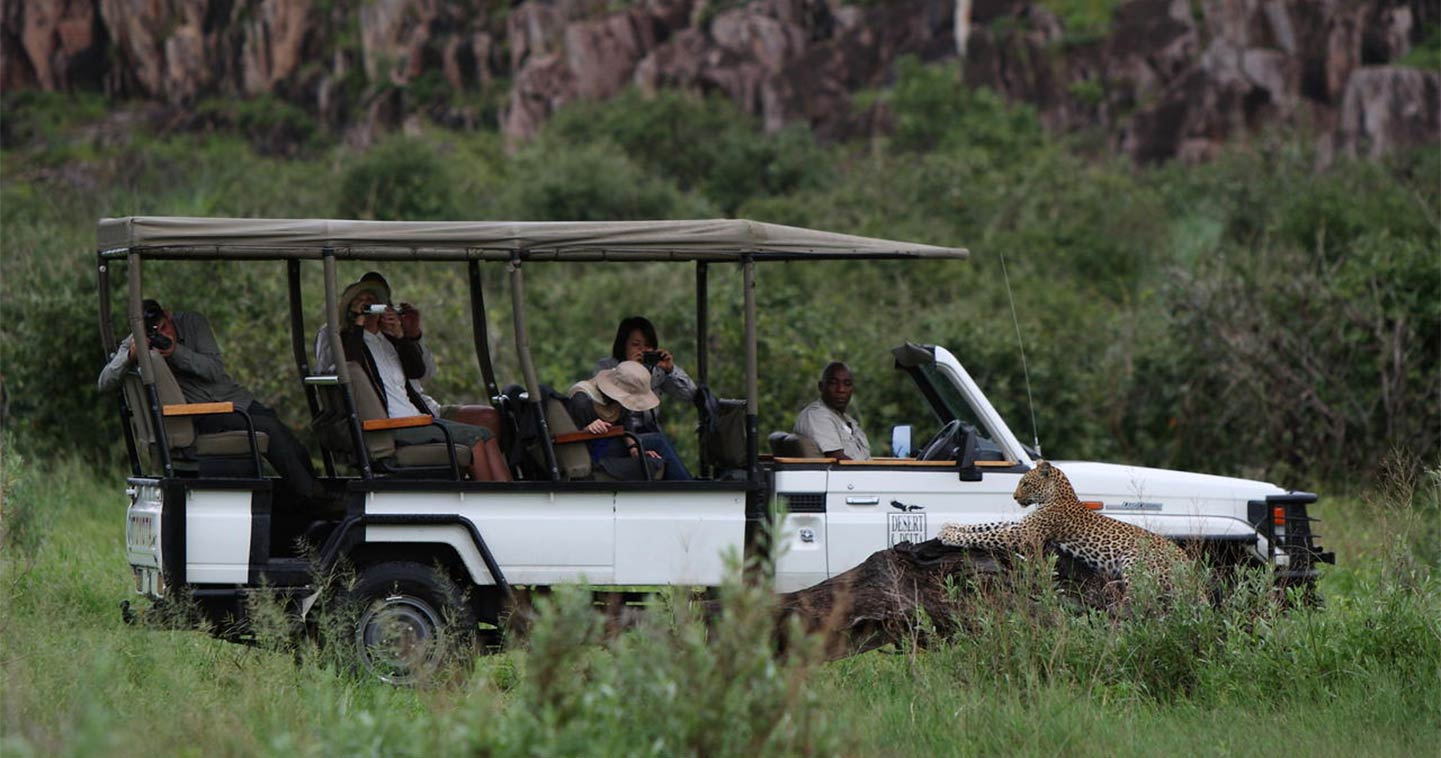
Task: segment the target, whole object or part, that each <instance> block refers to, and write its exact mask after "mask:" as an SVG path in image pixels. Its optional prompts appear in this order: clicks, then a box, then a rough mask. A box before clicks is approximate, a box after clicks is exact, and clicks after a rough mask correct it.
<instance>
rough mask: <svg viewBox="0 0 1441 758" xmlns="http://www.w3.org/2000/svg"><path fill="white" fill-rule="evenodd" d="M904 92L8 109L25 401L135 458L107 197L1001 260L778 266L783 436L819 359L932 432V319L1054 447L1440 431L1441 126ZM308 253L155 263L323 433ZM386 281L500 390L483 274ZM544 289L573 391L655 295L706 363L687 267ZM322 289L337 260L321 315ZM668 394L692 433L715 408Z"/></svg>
mask: <svg viewBox="0 0 1441 758" xmlns="http://www.w3.org/2000/svg"><path fill="white" fill-rule="evenodd" d="M878 97H879V98H880V99H881V100H883V101H884V104H885V108H886V110H887V112H889V114H890V117H891V118H892V119H893V120H894V123H895V133H894V137H893V138H891V139H890V140H881V141H876V142H871V143H867V144H837V145H829V146H824V145H820V144H818V143H816V142H815V141H814V140H813V139H812V138H811V136H810V134H809V133H808V132H807V131H805V130H804V129H803V128H798V127H792V128H790V129H787V130H783V131H781V132H779V133H776V134H767V133H765V132H763V131H762V130H761V128H760V126H759V125H758V124H756V123H755V122H754V121H753V120H751V119H749V118H748V117H746V116H744V115H743V114H741V113H740V112H739V111H737V110H736V109H735V108H734V107H733V106H732V105H730V104H729V103H726V102H723V101H719V100H715V99H702V98H696V97H691V96H687V95H682V94H678V93H664V92H663V93H659V94H656V95H651V96H647V95H642V94H640V93H628V94H625V95H622V96H621V97H619V98H617V99H615V100H613V101H610V102H606V103H582V104H577V105H574V106H571V107H569V108H566V109H563V110H562V111H561V112H560V113H559V114H558V116H557V117H556V118H555V119H554V120H553V121H552V122H551V123H550V124H549V125H548V126H547V127H546V129H545V130H544V132H543V133H542V134H541V135H540V137H539V138H538V139H536V140H535V141H533V142H531V143H529V144H527V145H522V146H518V147H516V148H515V149H513V150H511V151H510V152H507V151H505V150H503V149H502V148H501V146H500V142H499V139H498V138H497V137H496V136H495V135H493V134H476V133H460V132H454V131H447V130H443V129H439V128H434V129H431V130H429V131H426V132H425V133H423V134H421V135H419V136H407V137H392V138H389V139H386V140H384V141H382V142H381V143H380V144H378V145H377V146H376V147H374V148H372V149H371V150H369V151H365V152H356V151H353V150H350V149H348V148H344V147H336V148H334V149H333V151H332V152H331V153H330V154H329V155H326V156H324V157H319V156H316V157H301V158H299V159H294V160H288V161H282V160H278V159H276V158H274V157H267V156H265V155H261V154H257V153H256V151H255V150H254V149H253V148H252V147H250V146H249V145H248V144H247V143H246V142H245V140H243V139H237V138H234V137H227V136H225V135H224V134H212V135H209V136H186V135H179V136H171V137H166V138H159V139H151V138H138V139H136V140H133V141H132V142H131V143H130V144H128V145H125V146H123V147H117V146H115V145H112V144H110V143H102V142H99V141H96V142H89V143H87V142H85V141H84V140H83V139H80V138H79V137H78V136H77V135H79V134H81V131H80V130H79V128H78V127H76V126H75V125H74V124H72V121H73V119H69V118H59V117H56V116H55V115H54V114H53V113H49V112H48V111H47V112H45V113H38V112H37V113H36V114H27V113H26V112H24V111H23V109H22V110H21V111H19V112H15V113H11V112H8V111H7V114H6V115H7V121H12V120H13V123H17V124H24V125H26V126H25V128H24V129H23V130H19V129H16V130H13V131H12V132H10V134H11V135H12V136H16V137H17V138H18V137H25V139H22V140H20V142H19V144H14V143H12V142H10V141H9V140H10V139H11V138H10V137H7V143H6V145H7V150H6V152H5V153H4V154H3V164H4V165H3V168H4V176H3V179H0V192H3V195H0V201H3V202H0V220H3V228H4V236H5V240H4V241H5V255H4V257H3V260H0V273H3V282H4V287H5V297H4V298H3V301H0V311H3V318H4V320H5V323H6V324H7V327H6V329H5V331H4V334H3V338H0V362H3V366H4V371H5V376H4V379H5V384H6V389H7V391H8V393H9V396H10V397H11V411H12V413H11V416H12V423H14V424H15V425H17V426H19V427H21V428H22V429H24V431H25V433H24V435H23V436H22V439H23V442H24V444H26V445H28V446H33V447H35V448H38V449H40V450H42V451H44V450H50V449H55V448H80V449H84V450H90V451H111V452H113V451H115V450H117V449H118V448H117V441H118V440H119V439H120V436H119V430H118V426H117V421H116V416H115V413H114V401H113V399H112V398H104V397H100V396H98V395H97V394H96V393H95V391H94V390H91V389H89V388H90V387H93V386H94V380H95V376H96V375H97V373H98V371H99V368H100V365H101V361H102V359H103V356H102V355H101V354H100V351H99V350H98V349H96V348H95V347H94V346H95V345H96V344H97V342H96V339H95V337H94V333H95V319H94V313H95V310H94V308H95V305H94V303H95V292H94V278H93V277H94V266H93V263H94V258H93V256H92V255H91V252H90V251H91V248H92V247H93V241H92V239H93V238H91V237H90V234H91V232H90V229H91V227H90V224H91V223H92V220H93V219H96V218H99V217H102V216H116V215H125V214H129V213H154V214H184V215H216V216H219V215H234V216H328V215H331V214H337V215H340V216H349V217H357V218H377V219H382V218H385V219H435V218H514V219H537V220H539V219H640V218H676V217H703V216H715V215H736V216H741V217H746V218H754V219H757V220H764V221H772V222H779V223H788V224H798V225H805V226H812V227H816V228H821V229H828V230H834V231H840V232H851V233H858V234H869V235H876V236H885V237H891V238H897V239H912V240H916V241H922V242H931V243H939V244H946V245H960V246H965V247H968V248H969V249H970V250H971V252H972V259H971V260H970V261H968V262H965V263H910V264H906V263H889V262H855V263H826V264H820V265H807V266H800V265H774V266H763V267H761V270H760V273H759V275H760V288H759V296H760V305H761V329H760V345H759V348H760V358H761V367H762V377H761V378H762V381H761V385H762V390H761V391H762V395H761V398H760V400H761V425H762V432H765V431H768V430H770V429H787V428H789V427H790V425H791V423H792V420H793V414H794V413H795V411H796V410H797V409H799V408H800V407H801V406H802V405H804V404H805V403H806V402H808V401H809V400H810V399H812V398H813V397H814V393H815V374H816V372H817V371H818V370H819V369H820V367H821V366H822V365H824V363H825V362H826V361H828V360H831V359H844V360H847V361H849V362H851V363H852V366H853V368H854V370H855V374H856V378H857V381H858V390H857V396H856V401H855V403H856V405H855V408H856V410H857V412H858V413H859V414H860V417H861V420H862V422H863V424H864V425H865V426H866V427H867V429H868V430H869V431H870V434H871V437H872V439H873V440H876V441H877V442H879V443H881V444H879V445H877V447H879V448H882V449H884V447H885V445H884V440H885V439H886V438H887V436H888V435H887V433H886V430H887V429H888V428H889V427H890V426H891V425H893V424H900V423H911V424H916V425H918V426H919V427H921V428H920V429H918V430H917V434H918V435H924V434H925V433H926V432H927V428H928V427H927V425H928V424H933V422H931V421H929V420H928V413H927V411H926V410H925V408H924V406H923V405H922V403H921V402H920V401H919V399H918V398H917V397H916V393H915V391H914V389H913V388H911V387H910V386H908V385H907V383H906V380H905V377H904V376H903V375H900V374H898V373H897V372H894V371H893V370H892V367H891V362H890V360H889V354H888V350H889V349H890V348H891V347H894V346H896V345H897V344H899V343H900V342H901V341H904V340H913V341H917V342H923V343H933V344H939V345H944V346H947V347H949V348H950V349H951V350H953V351H954V352H955V353H956V354H957V355H958V357H960V359H961V361H962V362H963V363H964V364H965V365H966V366H967V368H968V369H969V370H970V371H971V373H972V374H973V375H974V376H975V377H976V379H977V381H978V382H979V383H980V384H981V386H982V387H983V389H984V390H985V391H986V392H987V394H988V395H989V397H990V398H991V400H992V402H993V403H994V404H995V405H996V407H997V408H998V410H1000V411H1001V413H1002V415H1003V416H1004V417H1005V418H1007V419H1008V420H1009V423H1010V424H1011V426H1012V428H1013V430H1014V431H1016V433H1017V435H1018V436H1020V437H1021V438H1023V439H1027V440H1029V439H1030V438H1031V437H1032V431H1033V430H1032V429H1031V423H1030V418H1031V409H1030V408H1029V407H1028V404H1027V400H1026V398H1027V394H1028V393H1027V384H1028V381H1029V389H1030V393H1029V394H1030V395H1032V396H1033V397H1034V398H1035V408H1034V410H1035V418H1036V430H1035V432H1036V433H1037V434H1038V436H1039V438H1040V440H1041V442H1042V443H1043V445H1044V447H1045V450H1046V452H1047V453H1048V454H1050V455H1054V456H1060V457H1067V458H1104V459H1113V460H1121V461H1127V462H1133V463H1140V464H1151V465H1165V466H1175V467H1185V468H1193V469H1198V470H1203V471H1210V472H1215V473H1232V474H1246V475H1270V476H1276V477H1302V478H1303V479H1310V480H1316V479H1333V480H1336V479H1350V478H1353V477H1354V476H1356V475H1357V474H1358V473H1360V474H1363V475H1364V474H1365V473H1367V472H1369V471H1370V470H1371V468H1372V467H1373V466H1374V465H1375V461H1377V460H1379V459H1380V458H1381V457H1382V455H1383V454H1384V453H1386V452H1387V451H1389V450H1390V449H1391V448H1398V447H1399V448H1404V449H1407V450H1409V451H1410V452H1412V453H1413V454H1415V455H1419V456H1421V457H1422V458H1423V459H1427V460H1434V459H1435V458H1436V456H1437V455H1438V454H1441V242H1438V239H1441V182H1438V181H1437V177H1438V176H1441V158H1438V156H1437V155H1436V153H1435V151H1434V150H1433V151H1423V152H1421V153H1418V154H1410V155H1401V156H1397V157H1395V158H1393V159H1389V160H1387V161H1382V162H1362V161H1348V160H1343V161H1340V162H1337V163H1336V164H1335V165H1332V166H1330V167H1329V168H1325V169H1318V168H1316V159H1315V154H1314V152H1313V151H1312V150H1311V149H1310V148H1309V147H1308V145H1307V143H1306V142H1305V140H1304V139H1303V138H1301V137H1298V136H1296V135H1292V134H1281V133H1277V134H1271V135H1266V136H1263V137H1259V138H1257V139H1255V140H1253V141H1251V142H1249V143H1238V144H1236V145H1233V146H1232V147H1231V148H1230V149H1229V150H1228V151H1227V152H1226V153H1225V154H1224V155H1222V156H1221V157H1220V158H1219V159H1218V160H1216V161H1214V162H1212V163H1210V164H1206V165H1201V166H1164V167H1159V168H1137V167H1134V166H1131V165H1129V164H1123V163H1118V162H1114V161H1109V160H1105V159H1096V158H1094V157H1090V156H1087V155H1086V154H1085V153H1084V152H1083V151H1082V150H1080V149H1078V148H1077V147H1075V146H1073V145H1072V144H1070V143H1069V142H1067V141H1066V140H1064V139H1058V138H1055V137H1050V136H1047V135H1046V134H1045V133H1044V132H1043V131H1042V129H1041V127H1040V125H1039V123H1038V122H1037V120H1036V117H1035V115H1034V113H1032V112H1031V111H1029V110H1027V109H1025V108H1015V107H1011V106H1008V105H1006V104H1004V103H1003V102H1001V101H1000V100H999V99H998V98H996V97H995V96H994V95H993V94H990V93H987V92H985V91H971V90H966V89H964V88H962V87H961V85H960V84H959V80H958V79H957V78H956V76H955V73H954V72H953V71H952V70H950V69H947V68H944V67H927V66H923V65H921V64H919V63H916V62H914V61H904V62H902V63H901V64H899V65H898V68H897V80H896V82H895V85H894V86H893V88H891V89H890V90H887V91H886V92H883V93H879V94H878ZM22 105H23V103H22ZM43 105H45V106H46V107H47V108H49V107H53V103H49V101H46V102H45V103H43ZM36 107H39V106H36ZM10 110H11V111H14V110H15V107H11V108H10ZM47 130H48V131H47ZM32 132H33V133H34V134H32ZM26 135H29V136H28V137H27V136H26ZM36 135H39V136H36ZM312 268H313V269H315V270H311V269H312ZM282 270H283V268H282V267H281V266H279V265H273V266H267V265H264V264H256V265H248V266H218V267H217V266H212V265H209V264H206V265H200V264H174V265H162V264H157V265H154V266H151V267H148V268H147V272H146V273H147V288H148V289H149V292H150V294H156V295H158V296H159V297H161V299H162V302H166V304H167V305H170V306H172V307H176V308H181V309H194V310H204V311H206V313H207V315H208V316H209V317H210V320H211V322H212V324H214V325H215V327H216V330H217V333H218V336H219V338H220V342H221V345H222V347H223V348H224V349H225V351H226V356H227V360H228V361H229V363H230V366H231V368H232V372H233V373H234V374H235V375H236V377H237V378H238V379H239V380H240V381H241V382H242V383H245V384H247V385H249V386H251V387H252V388H254V389H255V390H256V391H257V394H258V395H260V396H261V397H262V398H264V399H265V400H266V401H267V402H270V403H271V404H272V405H275V406H277V407H280V408H281V409H282V412H283V413H284V414H285V415H286V417H287V419H288V420H289V421H291V422H292V424H293V425H294V426H296V427H297V428H302V427H304V426H306V422H307V419H306V418H305V403H304V400H303V395H302V393H301V389H300V385H299V382H298V380H297V378H296V377H295V376H294V375H293V373H294V372H293V371H287V370H284V369H280V368H279V367H284V366H288V365H290V361H289V341H288V336H287V335H286V334H285V331H284V321H285V319H284V316H283V314H284V313H285V307H286V306H285V294H284V287H285V285H284V278H283V276H282ZM364 270H365V269H364V268H361V267H359V266H358V265H351V264H345V265H343V266H342V272H341V274H342V276H348V277H354V276H357V275H359V273H361V272H362V271H364ZM386 274H387V275H388V276H389V277H390V279H391V282H392V285H393V286H394V287H395V289H396V291H397V294H398V295H400V296H403V297H404V299H406V300H409V301H411V302H415V303H417V304H419V305H421V306H422V308H423V309H424V311H425V317H426V334H427V340H429V341H431V343H432V345H433V347H434V348H435V350H436V352H437V353H438V354H439V356H440V359H441V372H440V373H441V376H440V377H439V378H437V379H436V380H435V381H433V382H432V383H431V385H430V389H431V391H432V393H433V394H435V395H436V396H437V397H440V398H442V399H443V400H445V401H447V402H455V401H459V400H474V399H477V398H478V397H479V395H480V382H479V378H478V376H477V371H476V370H475V362H474V359H473V357H472V356H471V348H470V339H471V330H470V323H469V309H468V304H467V302H466V294H465V286H464V274H463V271H462V270H461V269H460V267H444V266H432V267H419V266H401V265H396V266H392V267H390V268H388V269H387V270H386ZM485 276H486V277H487V287H486V295H487V307H488V313H489V333H490V336H491V340H492V345H493V348H494V351H495V355H496V360H497V366H498V370H499V372H500V374H501V380H502V382H507V381H513V380H514V379H515V378H516V377H518V375H519V371H518V364H517V361H516V359H515V356H514V350H513V345H512V344H511V342H510V333H509V300H508V296H507V295H508V293H507V292H506V291H505V288H504V287H503V286H502V283H503V277H502V276H501V272H500V270H499V269H498V268H497V269H496V270H494V271H491V270H490V269H489V268H488V267H487V269H486V273H485ZM529 282H530V283H531V284H530V291H529V295H530V304H531V306H532V311H531V312H532V313H533V314H535V315H534V317H533V321H532V324H531V342H532V349H533V350H534V353H535V356H536V361H537V365H538V367H539V369H540V371H541V378H542V381H544V382H546V383H549V384H552V385H554V386H562V387H563V386H568V385H569V383H571V382H573V381H575V380H576V379H579V378H583V377H584V376H585V375H586V374H587V373H588V372H589V371H590V370H591V367H592V366H593V364H594V361H595V359H597V358H599V357H601V356H602V355H604V354H605V353H606V352H607V350H608V346H609V344H610V340H611V337H612V335H613V330H614V328H615V324H616V322H617V321H618V320H619V319H620V318H621V317H623V316H626V315H629V314H632V313H641V314H645V315H648V316H650V317H651V318H652V319H653V320H654V321H655V322H656V324H657V326H658V328H659V329H660V332H661V338H662V341H663V342H664V343H665V344H666V346H667V347H669V348H670V349H672V350H673V351H675V353H676V354H677V357H678V359H679V361H680V362H681V364H682V365H684V366H686V367H687V368H693V367H694V366H695V364H696V359H697V348H696V346H695V344H694V334H695V332H696V324H695V311H694V294H693V293H694V282H693V277H692V270H691V269H690V268H689V267H684V266H675V265H655V266H616V265H592V266H576V267H546V266H535V267H532V268H531V270H530V275H529ZM319 283H320V280H319V271H318V267H307V268H306V269H305V273H304V293H305V297H306V303H307V316H306V317H307V329H309V330H312V332H311V333H312V334H313V330H314V329H315V328H316V327H318V325H319V323H320V318H321V313H320V308H319V306H318V303H319V302H320V294H321V293H320V289H319ZM710 288H711V290H710V291H711V315H710V319H711V322H710V327H711V342H710V345H709V346H708V349H709V356H710V362H711V383H712V384H713V385H714V386H715V387H716V388H717V390H718V391H719V392H720V394H722V395H728V396H737V395H739V394H740V393H741V391H742V388H743V382H742V378H741V367H742V363H743V360H742V356H743V349H742V346H741V344H740V339H741V336H740V326H739V325H740V322H741V313H740V282H739V273H738V272H737V271H733V270H731V269H730V268H728V267H713V270H712V274H711V284H710ZM116 294H117V295H118V294H119V293H118V290H117V293H116ZM1013 305H1014V308H1015V313H1016V321H1017V323H1013V322H1012V317H1011V312H1012V306H1013ZM1017 326H1019V330H1020V332H1021V335H1022V338H1023V344H1024V348H1025V355H1026V358H1027V367H1028V368H1029V371H1028V372H1026V371H1024V370H1023V367H1022V362H1021V359H1020V351H1019V349H1018V348H1019V346H1018V344H1017V338H1016V331H1017ZM57 386H58V387H68V388H73V391H71V392H65V393H56V392H54V391H53V388H55V387H57ZM666 415H667V419H668V424H669V428H670V431H671V433H672V437H674V438H675V439H677V440H678V442H679V443H680V445H681V447H682V449H683V450H684V451H687V452H688V453H689V454H690V455H693V454H694V453H693V451H694V441H693V438H692V435H691V433H690V429H691V424H692V422H693V418H694V417H693V414H692V413H691V411H690V410H689V409H686V408H681V407H674V408H672V407H669V406H668V407H667V411H666ZM1288 481H1292V480H1290V479H1288ZM1298 484H1299V483H1298Z"/></svg>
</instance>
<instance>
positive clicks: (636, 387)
mask: <svg viewBox="0 0 1441 758" xmlns="http://www.w3.org/2000/svg"><path fill="white" fill-rule="evenodd" d="M591 381H593V382H595V385H596V386H597V387H599V388H600V391H601V392H604V393H605V394H606V397H609V398H611V399H612V400H614V401H616V402H617V403H620V404H621V405H622V406H623V407H624V408H625V409H626V410H629V411H635V412H637V413H639V412H641V411H648V410H651V409H652V408H655V407H656V406H658V405H660V398H658V397H656V394H655V392H654V391H652V390H651V388H650V371H648V370H647V369H646V367H645V366H643V365H641V363H640V362H639V361H625V362H623V363H621V364H620V365H619V366H616V367H615V368H612V369H606V370H605V371H602V372H600V373H599V374H596V375H595V378H594V379H592V380H591Z"/></svg>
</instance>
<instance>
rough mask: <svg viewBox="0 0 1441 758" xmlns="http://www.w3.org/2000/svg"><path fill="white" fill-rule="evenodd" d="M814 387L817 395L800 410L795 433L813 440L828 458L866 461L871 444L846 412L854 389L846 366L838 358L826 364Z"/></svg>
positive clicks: (849, 370)
mask: <svg viewBox="0 0 1441 758" xmlns="http://www.w3.org/2000/svg"><path fill="white" fill-rule="evenodd" d="M817 388H818V389H819V390H820V393H821V397H820V399H819V400H817V401H815V402H813V403H811V404H810V405H807V406H806V407H805V408H802V409H801V412H800V415H799V416H797V417H796V426H795V433H796V434H798V435H800V436H802V437H806V438H809V439H810V440H811V441H813V442H815V443H816V446H817V447H819V448H820V449H821V451H822V452H823V453H825V454H826V456H827V457H829V458H841V459H845V460H857V461H865V460H870V457H871V443H870V440H868V439H866V432H865V430H864V429H861V425H860V424H859V423H858V422H857V421H856V420H855V419H854V418H851V416H850V415H849V414H847V413H846V408H847V407H848V406H849V405H850V404H851V394H852V393H853V392H854V391H855V383H854V382H853V381H852V380H851V369H850V367H849V366H847V365H846V364H844V363H842V362H840V361H831V362H830V363H828V364H826V367H825V370H823V371H821V381H820V384H819V385H817Z"/></svg>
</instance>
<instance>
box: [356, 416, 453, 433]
mask: <svg viewBox="0 0 1441 758" xmlns="http://www.w3.org/2000/svg"><path fill="white" fill-rule="evenodd" d="M434 421H435V417H434V416H401V417H400V418H373V419H368V420H366V421H362V422H360V428H361V429H363V430H365V431H367V432H380V431H385V430H386V429H409V428H411V427H414V426H430V425H431V424H432V423H433V422H434Z"/></svg>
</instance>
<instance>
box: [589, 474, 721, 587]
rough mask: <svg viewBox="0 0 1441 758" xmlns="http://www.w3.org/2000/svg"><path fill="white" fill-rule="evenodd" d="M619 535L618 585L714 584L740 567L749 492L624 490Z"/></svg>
mask: <svg viewBox="0 0 1441 758" xmlns="http://www.w3.org/2000/svg"><path fill="white" fill-rule="evenodd" d="M615 534H616V540H615V583H616V584H680V585H685V584H694V585H708V586H715V585H718V584H720V583H721V581H722V580H723V579H724V578H725V573H726V558H727V555H729V556H731V557H732V558H733V559H734V560H735V561H736V563H735V565H737V566H738V565H739V560H740V558H741V551H742V547H743V544H744V540H745V493H743V492H695V493H690V492H659V493H653V492H634V491H631V492H620V493H617V494H616V501H615Z"/></svg>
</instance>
